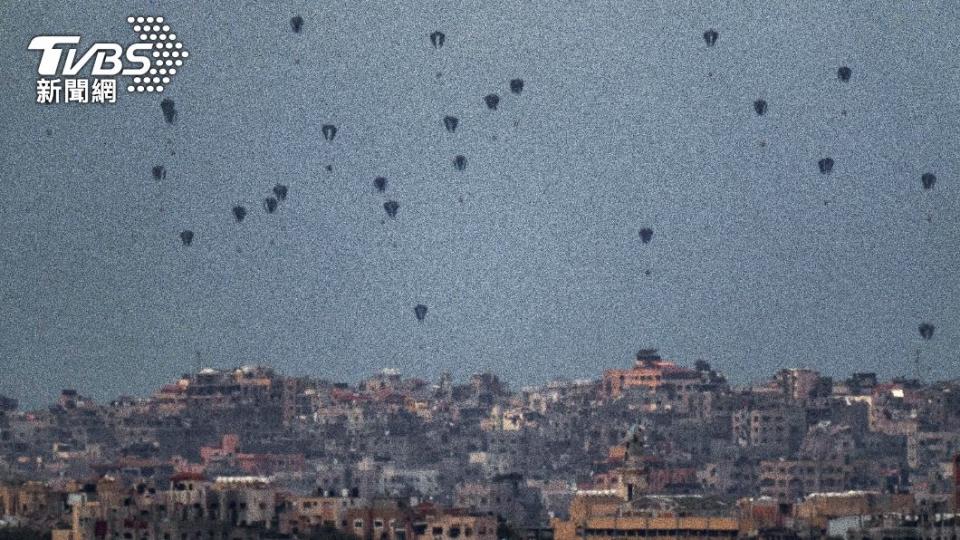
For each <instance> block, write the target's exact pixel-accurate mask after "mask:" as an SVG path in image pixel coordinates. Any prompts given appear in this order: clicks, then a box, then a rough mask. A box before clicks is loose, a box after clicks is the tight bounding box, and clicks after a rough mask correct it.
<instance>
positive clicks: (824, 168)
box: [817, 157, 833, 174]
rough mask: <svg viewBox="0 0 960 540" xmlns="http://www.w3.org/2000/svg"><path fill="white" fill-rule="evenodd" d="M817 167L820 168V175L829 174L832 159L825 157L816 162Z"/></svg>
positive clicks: (831, 167)
mask: <svg viewBox="0 0 960 540" xmlns="http://www.w3.org/2000/svg"><path fill="white" fill-rule="evenodd" d="M817 167H819V168H820V174H830V171H832V170H833V158H828V157H825V158H823V159H821V160H820V161H818V162H817Z"/></svg>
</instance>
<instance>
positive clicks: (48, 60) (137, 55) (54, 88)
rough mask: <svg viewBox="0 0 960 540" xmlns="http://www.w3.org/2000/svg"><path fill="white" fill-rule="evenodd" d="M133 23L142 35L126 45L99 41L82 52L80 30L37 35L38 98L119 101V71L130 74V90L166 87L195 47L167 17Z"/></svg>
mask: <svg viewBox="0 0 960 540" xmlns="http://www.w3.org/2000/svg"><path fill="white" fill-rule="evenodd" d="M127 23H128V24H129V25H130V26H131V27H132V29H133V31H134V32H135V33H136V34H137V36H138V37H139V41H138V42H136V43H133V44H131V45H126V46H124V45H121V44H119V43H94V44H93V45H91V46H90V47H89V48H87V49H86V51H84V52H82V53H81V52H80V49H79V47H78V46H79V44H80V36H37V37H35V38H33V39H32V40H31V41H30V45H29V46H28V48H29V49H30V50H32V51H40V63H39V65H38V67H37V74H38V75H39V76H40V77H39V78H38V79H37V103H115V102H116V100H117V79H116V77H117V76H121V77H130V79H129V80H128V82H127V85H126V89H127V92H132V93H151V92H156V93H160V92H163V90H164V89H165V88H166V86H167V85H168V84H170V81H171V79H172V78H173V76H174V75H176V74H177V70H178V69H179V68H180V67H182V66H183V63H184V61H185V60H186V59H187V58H188V57H189V56H190V53H189V52H187V50H186V49H184V46H183V42H181V41H180V40H179V39H178V37H177V35H176V34H175V33H173V31H172V30H171V29H170V25H169V24H166V23H165V21H164V18H163V17H143V16H139V17H128V18H127ZM81 73H89V75H90V78H84V77H78V75H80V74H81Z"/></svg>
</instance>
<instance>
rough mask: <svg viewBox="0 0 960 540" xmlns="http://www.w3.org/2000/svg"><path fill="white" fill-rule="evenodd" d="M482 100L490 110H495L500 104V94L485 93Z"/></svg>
mask: <svg viewBox="0 0 960 540" xmlns="http://www.w3.org/2000/svg"><path fill="white" fill-rule="evenodd" d="M483 101H485V102H486V103H487V108H488V109H490V110H491V111H495V110H497V106H498V105H500V96H498V95H496V94H487V95H486V96H484V98H483Z"/></svg>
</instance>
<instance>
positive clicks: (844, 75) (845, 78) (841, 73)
mask: <svg viewBox="0 0 960 540" xmlns="http://www.w3.org/2000/svg"><path fill="white" fill-rule="evenodd" d="M851 75H853V71H852V70H851V69H850V68H848V67H847V66H841V67H840V68H839V69H838V70H837V78H838V79H840V82H849V81H850V76H851Z"/></svg>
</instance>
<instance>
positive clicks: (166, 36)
mask: <svg viewBox="0 0 960 540" xmlns="http://www.w3.org/2000/svg"><path fill="white" fill-rule="evenodd" d="M127 23H128V24H130V26H131V27H132V28H133V31H134V32H135V33H136V34H137V35H138V37H139V38H140V41H143V42H146V43H150V44H151V45H152V46H153V49H154V50H153V52H152V53H151V55H152V56H153V58H154V64H155V65H156V67H153V68H151V69H150V71H149V75H150V76H147V75H146V74H144V76H141V77H134V78H133V84H131V85H128V86H127V92H139V93H143V92H163V89H164V86H165V85H167V84H169V83H170V76H171V75H176V74H177V70H176V69H174V68H173V66H177V67H180V66H182V65H183V59H184V58H187V57H188V56H190V54H189V53H188V52H187V51H186V50H185V49H184V48H183V43H181V42H180V41H178V40H177V35H176V34H174V33H172V32H171V31H170V25H167V24H163V17H148V16H145V15H144V16H131V17H127ZM158 74H159V75H164V77H158V76H157V75H158ZM161 83H163V85H161Z"/></svg>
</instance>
